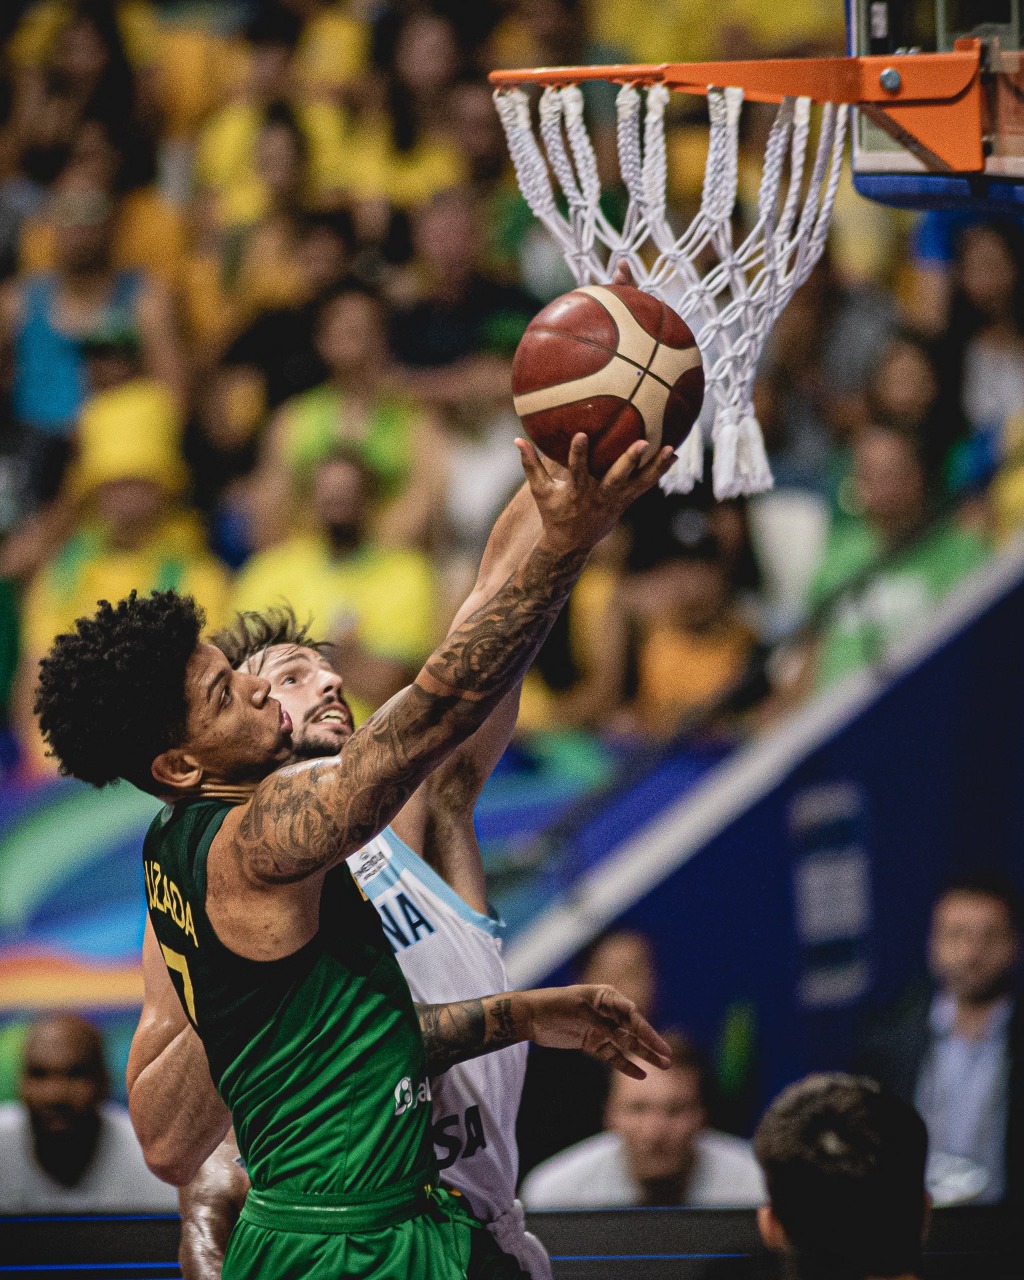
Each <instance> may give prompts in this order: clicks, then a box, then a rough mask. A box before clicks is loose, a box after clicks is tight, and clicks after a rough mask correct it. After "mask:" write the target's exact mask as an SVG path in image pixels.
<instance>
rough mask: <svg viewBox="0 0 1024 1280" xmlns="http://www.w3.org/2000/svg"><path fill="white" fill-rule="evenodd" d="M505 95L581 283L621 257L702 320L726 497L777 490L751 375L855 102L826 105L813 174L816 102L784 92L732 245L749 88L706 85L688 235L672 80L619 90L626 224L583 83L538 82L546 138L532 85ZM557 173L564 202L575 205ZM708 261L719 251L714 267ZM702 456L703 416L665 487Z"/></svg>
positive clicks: (806, 253) (827, 209) (801, 269)
mask: <svg viewBox="0 0 1024 1280" xmlns="http://www.w3.org/2000/svg"><path fill="white" fill-rule="evenodd" d="M494 98H495V102H496V104H497V108H498V114H499V115H500V116H501V122H502V125H503V126H504V129H505V135H506V137H507V139H508V146H509V151H510V152H511V155H512V160H513V163H514V164H515V168H516V174H517V176H518V178H519V186H520V189H521V190H522V193H523V195H524V197H525V198H526V201H527V203H528V204H529V206H530V208H531V209H532V210H533V213H534V214H535V215H536V217H538V218H539V219H540V220H541V222H543V224H544V225H545V226H546V227H547V229H548V230H549V231H550V232H551V234H552V235H553V236H554V237H555V239H556V241H557V242H558V244H559V246H560V247H561V249H562V252H563V254H564V255H565V260H566V262H567V263H568V264H569V267H570V269H571V270H572V273H573V276H574V277H575V279H576V281H577V283H578V284H581V285H582V284H594V283H596V284H607V283H609V282H610V281H611V278H612V275H613V274H614V272H615V268H616V266H617V265H618V264H619V262H621V261H626V262H628V263H629V265H630V267H631V268H632V271H633V277H634V279H635V280H636V283H637V285H638V286H639V287H640V288H642V289H646V290H648V291H649V292H651V293H653V294H655V295H657V296H658V297H659V298H661V299H662V300H663V301H664V302H666V303H668V305H669V306H671V307H673V308H675V310H676V311H678V312H679V313H680V314H681V315H682V316H683V318H684V319H685V320H686V322H687V323H688V324H689V326H690V328H691V329H692V330H693V334H694V337H695V338H696V340H697V345H698V346H699V348H700V351H701V355H702V357H703V360H704V374H705V381H706V393H705V394H706V396H710V397H711V398H712V408H713V427H712V430H711V436H712V441H713V443H714V466H713V479H714V490H715V495H716V497H718V498H727V497H735V496H737V495H739V494H743V493H759V492H761V491H762V490H764V489H769V488H771V485H772V476H771V470H770V469H769V466H768V459H767V457H766V455H765V449H764V442H763V440H762V438H761V430H760V427H759V426H758V423H757V418H756V417H755V414H754V408H753V401H752V394H753V387H754V378H755V375H756V373H757V364H758V360H759V359H760V356H761V351H762V349H763V347H764V344H765V340H766V339H767V337H768V334H769V332H770V331H771V327H772V325H773V324H774V323H775V321H776V319H777V318H778V316H779V314H780V313H781V311H782V310H783V308H784V307H785V305H786V303H787V302H788V301H789V299H790V297H791V296H792V294H793V291H794V290H795V289H796V288H797V287H798V286H799V285H801V284H803V282H804V281H805V280H806V279H807V277H808V275H809V274H810V272H811V268H812V267H813V266H814V264H815V263H816V262H817V261H818V259H819V257H820V256H821V251H822V249H823V248H824V245H825V236H826V233H827V231H828V222H829V217H830V215H831V213H832V205H833V203H834V200H835V194H836V188H837V186H838V184H839V174H840V169H841V166H842V161H843V145H844V141H845V135H846V119H847V112H846V110H845V109H843V108H842V107H839V106H837V105H836V104H833V103H829V104H826V105H825V106H824V107H823V109H822V116H821V123H820V128H819V132H818V144H817V148H816V150H815V155H814V162H813V165H812V166H811V169H810V173H809V174H808V175H806V179H805V169H806V161H807V151H808V135H809V132H810V120H811V100H810V99H809V98H784V99H783V100H782V102H781V104H780V106H779V108H778V112H777V114H776V117H775V122H774V124H773V125H772V129H771V134H770V136H769V140H768V145H767V148H766V151H765V165H764V172H763V175H762V178H761V186H760V191H759V194H758V202H757V219H756V222H755V224H754V226H753V228H752V229H751V230H750V232H749V233H748V234H747V236H746V237H745V238H744V239H743V241H742V242H741V243H740V244H734V243H733V225H732V214H733V209H734V206H735V203H736V187H737V180H738V149H739V147H738V134H739V120H740V110H741V108H742V105H743V90H742V89H730V88H727V89H715V88H712V89H709V90H708V94H707V99H708V115H709V118H710V125H711V136H710V143H709V149H708V159H707V166H706V169H705V173H704V187H703V192H702V195H701V203H700V210H699V212H698V213H697V215H696V216H695V217H694V219H693V221H692V222H691V223H690V225H689V226H688V227H687V228H686V230H685V231H684V232H683V234H682V235H677V234H676V232H675V231H674V230H673V229H672V228H671V226H670V225H669V222H668V219H667V215H666V196H665V179H666V173H667V164H666V155H665V106H666V104H667V102H668V100H669V90H668V88H667V87H666V86H665V85H663V84H654V85H651V86H650V88H648V89H647V90H646V91H644V90H641V89H638V88H636V87H635V86H633V85H624V86H623V88H622V89H621V90H620V91H619V95H618V148H619V167H620V170H621V174H622V179H623V182H624V183H625V186H626V190H627V192H628V195H629V204H628V207H627V209H626V214H625V218H624V219H623V224H622V227H621V228H618V227H614V226H612V224H611V223H610V222H609V221H608V219H607V218H606V217H605V215H604V214H603V213H602V211H601V206H600V200H601V184H600V181H599V179H598V176H597V162H596V160H595V157H594V149H593V147H592V145H591V141H590V137H589V134H588V133H587V127H586V124H585V123H584V120H583V95H582V93H581V92H580V89H579V88H578V86H576V85H567V86H565V87H562V88H558V87H555V86H549V87H548V88H546V89H545V90H544V92H543V93H542V94H541V97H540V103H539V106H538V115H539V124H540V129H539V132H540V140H538V138H537V136H536V135H535V134H534V130H533V124H532V118H531V111H530V101H529V98H528V97H527V95H526V93H525V92H524V91H523V90H522V89H519V88H511V89H499V90H498V91H497V92H496V93H495V95H494ZM541 142H543V150H542V149H541V145H540V143H541ZM787 161H788V163H787ZM552 174H553V175H554V178H555V179H556V181H557V183H558V186H559V187H560V188H561V191H562V194H563V195H564V197H565V201H566V203H567V212H566V213H565V214H563V213H562V212H561V210H560V208H559V203H558V199H557V197H556V194H555V190H554V187H553V184H552V180H551V175H552ZM698 259H700V260H701V262H702V264H705V263H707V262H709V261H710V262H711V265H710V268H707V267H705V270H704V274H703V275H702V274H701V272H700V271H699V270H698V267H697V265H696V264H697V261H698ZM703 466H704V438H703V431H702V429H701V426H700V423H699V422H698V423H697V424H696V425H695V426H694V428H693V430H692V431H691V432H690V434H689V436H688V437H687V438H686V440H685V441H684V442H683V444H682V445H681V446H680V447H679V449H678V450H677V453H676V462H675V464H674V465H673V467H672V469H671V470H670V471H669V473H668V474H667V475H666V476H665V478H664V480H663V481H662V486H663V487H664V488H665V489H666V490H668V491H669V492H677V493H688V492H689V491H690V490H691V489H692V488H693V485H694V484H695V483H696V481H697V480H699V479H700V478H701V476H702V474H703Z"/></svg>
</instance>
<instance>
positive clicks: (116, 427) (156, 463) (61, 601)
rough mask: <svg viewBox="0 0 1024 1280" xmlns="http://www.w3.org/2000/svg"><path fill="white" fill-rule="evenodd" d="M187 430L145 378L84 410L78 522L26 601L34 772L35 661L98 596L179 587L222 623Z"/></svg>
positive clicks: (22, 696) (74, 481) (73, 483)
mask: <svg viewBox="0 0 1024 1280" xmlns="http://www.w3.org/2000/svg"><path fill="white" fill-rule="evenodd" d="M181 437H182V421H181V415H180V411H179V410H178V408H177V405H176V402H175V400H174V398H173V396H172V395H171V393H170V392H169V391H168V390H167V389H166V387H164V386H162V385H161V384H160V383H158V382H156V381H154V380H152V379H149V378H136V379H133V380H132V381H130V382H127V383H124V384H122V385H120V386H117V387H114V388H112V389H111V390H109V391H103V392H100V393H99V394H97V395H95V396H93V397H92V399H91V400H90V401H89V402H88V403H87V405H86V407H85V409H84V410H83V412H82V416H81V420H80V423H79V430H78V455H77V459H76V462H75V463H74V465H73V470H72V472H71V473H70V475H69V478H68V492H67V500H68V501H72V500H74V499H75V498H77V500H78V502H79V503H80V507H81V517H80V520H79V524H78V527H77V529H76V530H75V532H74V533H73V534H72V536H71V537H70V538H69V539H68V541H67V542H65V543H64V545H63V546H62V547H61V548H60V549H59V550H58V552H57V553H56V555H54V556H53V558H52V559H51V560H50V561H49V563H48V564H46V565H44V567H43V568H42V569H41V570H40V571H39V573H38V574H36V576H35V578H34V579H33V581H32V583H31V585H30V587H29V589H28V592H27V594H26V597H25V600H24V602H23V609H22V628H23V636H22V641H23V653H22V661H21V667H20V670H19V675H18V680H17V691H16V724H17V726H18V728H19V731H20V737H21V741H22V745H23V747H24V748H25V755H26V764H27V766H28V768H29V770H30V771H31V770H32V769H44V768H46V760H45V757H44V755H43V750H42V743H41V740H40V738H39V736H38V730H37V728H36V724H35V718H34V716H33V715H32V714H31V706H32V701H33V696H34V689H35V683H36V674H37V669H38V665H39V659H40V658H41V657H42V656H43V654H45V653H46V651H47V649H48V648H49V647H50V644H51V643H52V641H53V638H54V636H56V635H58V634H59V633H60V632H61V631H65V630H67V628H68V627H70V626H71V625H73V623H74V620H75V619H76V618H77V617H80V616H81V615H82V614H83V613H88V612H90V611H92V610H95V608H96V602H97V600H111V601H117V600H121V599H123V598H125V597H126V596H127V595H128V593H129V592H130V591H133V590H137V591H140V592H147V591H150V590H155V589H160V590H168V589H170V588H174V590H176V591H180V592H183V593H185V594H188V595H194V596H195V597H196V599H197V600H198V601H199V603H200V604H201V605H202V606H203V607H204V608H205V609H206V612H207V617H208V619H209V622H210V625H211V626H217V625H219V624H220V623H221V622H222V621H223V620H224V617H225V612H226V605H227V594H228V580H227V574H226V572H225V571H224V569H223V567H222V566H221V565H220V564H219V563H218V562H217V561H216V560H214V558H213V557H212V556H211V555H210V554H209V552H208V551H207V550H206V549H205V546H204V543H203V538H202V531H201V529H200V527H199V524H198V521H197V520H196V519H195V517H194V516H193V515H192V514H191V513H190V512H189V511H188V509H187V508H186V507H185V506H184V505H183V502H182V496H183V494H184V492H185V488H186V485H187V482H188V473H187V471H186V469H185V464H184V462H183V461H182V457H181Z"/></svg>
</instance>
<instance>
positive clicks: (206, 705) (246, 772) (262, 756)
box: [182, 644, 292, 782]
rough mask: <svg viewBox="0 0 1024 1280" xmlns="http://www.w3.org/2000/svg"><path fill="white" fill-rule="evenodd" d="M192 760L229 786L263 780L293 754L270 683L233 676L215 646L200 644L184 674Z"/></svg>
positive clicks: (188, 746)
mask: <svg viewBox="0 0 1024 1280" xmlns="http://www.w3.org/2000/svg"><path fill="white" fill-rule="evenodd" d="M185 696H186V701H187V707H188V712H187V717H186V721H185V729H186V741H185V742H184V743H183V744H182V747H183V749H184V750H185V751H186V752H187V753H188V755H189V756H190V757H191V758H192V759H193V760H195V761H196V762H197V763H198V764H200V765H201V766H202V768H203V771H204V773H206V774H207V775H208V776H209V777H211V778H215V779H219V780H221V781H225V782H241V781H248V780H251V779H253V778H263V777H265V776H266V775H267V774H268V773H271V772H272V771H273V770H274V769H276V768H278V766H279V765H282V764H284V763H286V762H287V761H288V760H289V759H290V757H291V754H292V722H291V718H290V716H289V715H288V713H287V712H286V711H284V710H282V707H281V704H280V703H279V702H278V701H277V699H276V698H272V697H271V696H270V681H269V680H267V679H265V678H263V677H262V676H258V675H252V674H250V673H249V672H247V671H234V670H232V668H231V665H230V664H229V662H228V660H227V658H225V657H224V655H223V654H222V653H221V651H220V650H219V649H217V648H216V647H215V646H214V645H212V644H201V645H200V646H199V648H198V649H197V650H196V652H195V653H194V654H193V655H192V659H191V661H190V662H189V665H188V668H187V670H186V673H185Z"/></svg>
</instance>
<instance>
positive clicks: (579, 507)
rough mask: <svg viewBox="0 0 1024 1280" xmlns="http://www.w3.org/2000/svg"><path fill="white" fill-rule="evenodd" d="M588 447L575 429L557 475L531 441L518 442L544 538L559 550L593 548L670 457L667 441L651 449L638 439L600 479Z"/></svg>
mask: <svg viewBox="0 0 1024 1280" xmlns="http://www.w3.org/2000/svg"><path fill="white" fill-rule="evenodd" d="M588 447H589V442H588V440H587V437H586V436H585V435H584V434H583V432H582V431H580V432H577V434H576V435H574V436H573V438H572V444H571V445H570V446H569V463H568V466H567V467H566V468H564V469H562V468H559V472H560V474H556V473H555V471H554V470H553V469H552V468H549V466H548V465H547V464H546V462H545V461H544V460H543V459H542V458H541V456H540V454H539V453H538V452H537V450H536V448H534V446H533V445H532V444H531V443H530V441H529V440H523V439H518V440H516V448H518V450H519V452H520V454H521V455H522V459H523V470H524V471H525V472H526V479H527V481H528V482H529V485H530V492H531V493H532V494H533V498H534V501H535V502H536V504H537V509H538V511H539V512H540V518H541V522H542V523H543V526H544V540H545V542H546V543H547V545H548V546H549V547H550V548H551V549H552V550H553V551H557V552H558V553H560V554H567V553H572V552H577V551H589V550H590V548H591V547H595V546H597V544H598V543H599V542H600V541H601V539H602V538H603V537H604V536H605V534H607V533H610V532H611V530H612V529H613V528H614V527H615V525H616V523H617V521H618V519H619V517H620V516H621V515H622V513H623V512H624V511H625V510H626V508H627V507H628V506H629V505H630V503H632V502H635V501H636V499H637V498H639V497H640V495H641V494H642V493H646V492H647V490H648V489H650V488H651V487H652V486H653V485H655V484H657V482H658V481H659V480H660V479H661V477H662V476H663V475H664V474H665V472H666V471H667V470H668V469H669V467H670V466H671V465H672V459H673V456H674V455H673V452H672V449H671V448H670V447H669V446H668V445H666V446H665V447H664V448H663V449H659V450H657V451H653V450H652V449H651V447H650V445H648V444H647V443H646V442H645V441H643V440H637V441H635V442H634V443H633V444H631V445H630V446H629V448H628V449H627V450H626V452H625V453H624V454H623V455H622V457H621V458H617V459H616V460H615V462H614V463H613V465H612V466H611V467H610V468H609V469H608V471H607V472H606V474H605V475H604V476H602V477H601V478H600V479H598V478H597V477H596V476H592V475H591V474H590V470H589V468H588V466H587V453H588Z"/></svg>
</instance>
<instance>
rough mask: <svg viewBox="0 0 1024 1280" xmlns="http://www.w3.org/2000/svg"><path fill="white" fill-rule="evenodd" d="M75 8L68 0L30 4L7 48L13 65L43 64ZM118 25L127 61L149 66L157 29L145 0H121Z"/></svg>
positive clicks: (157, 40) (156, 46) (154, 53)
mask: <svg viewBox="0 0 1024 1280" xmlns="http://www.w3.org/2000/svg"><path fill="white" fill-rule="evenodd" d="M76 7H77V6H75V5H74V4H71V3H68V2H67V0H43V2H42V3H41V4H34V5H32V7H31V8H30V9H29V10H28V12H27V13H26V14H25V16H24V17H23V18H22V20H21V22H20V23H19V24H18V28H17V30H16V31H15V33H14V35H13V36H12V37H11V39H10V42H9V43H8V45H7V52H8V56H9V57H10V59H11V62H12V63H13V64H14V66H16V67H38V66H40V65H41V64H42V63H43V62H45V61H46V59H47V58H48V57H49V54H50V50H51V49H52V48H53V44H54V41H55V39H56V37H57V34H58V33H59V31H60V29H61V27H63V26H64V24H65V23H67V22H69V21H70V20H71V18H72V17H73V16H74V12H75V9H76ZM117 25H118V30H119V31H120V33H121V39H122V40H123V41H124V48H125V52H126V53H127V55H128V58H129V61H131V62H132V63H133V64H134V65H135V66H137V67H138V66H146V65H148V64H149V63H152V62H153V61H154V60H155V58H156V57H157V54H158V52H159V45H160V27H159V24H158V22H157V19H156V14H155V13H154V11H153V6H152V5H151V4H147V3H145V0H123V2H122V3H121V4H119V5H118V6H117Z"/></svg>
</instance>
